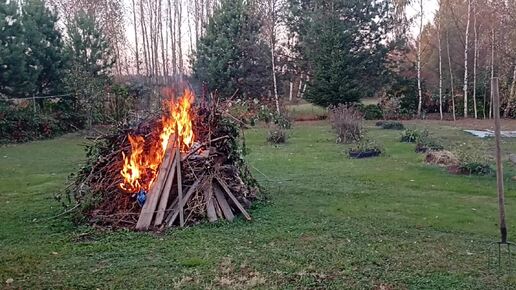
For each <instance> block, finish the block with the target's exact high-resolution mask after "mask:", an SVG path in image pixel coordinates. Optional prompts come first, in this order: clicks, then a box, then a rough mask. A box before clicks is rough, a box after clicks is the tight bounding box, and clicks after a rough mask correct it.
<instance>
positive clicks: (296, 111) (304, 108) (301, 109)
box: [286, 103, 328, 121]
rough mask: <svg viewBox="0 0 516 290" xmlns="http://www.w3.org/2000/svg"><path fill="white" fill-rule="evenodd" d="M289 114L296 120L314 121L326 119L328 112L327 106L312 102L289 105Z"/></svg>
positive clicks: (287, 107)
mask: <svg viewBox="0 0 516 290" xmlns="http://www.w3.org/2000/svg"><path fill="white" fill-rule="evenodd" d="M286 109H287V111H288V113H289V116H290V117H291V118H292V119H293V120H296V121H313V120H321V119H325V118H326V117H327V116H328V112H327V111H326V109H325V108H323V107H320V106H316V105H313V104H310V103H301V104H292V105H287V106H286Z"/></svg>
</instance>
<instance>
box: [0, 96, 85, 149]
mask: <svg viewBox="0 0 516 290" xmlns="http://www.w3.org/2000/svg"><path fill="white" fill-rule="evenodd" d="M77 119H78V118H77V117H76V116H74V115H73V114H65V113H64V112H57V113H54V114H48V115H45V114H43V113H34V111H33V109H32V107H31V106H27V107H21V106H15V105H12V104H9V103H5V102H1V103H0V143H22V142H28V141H32V140H37V139H45V138H52V137H56V136H59V135H62V134H65V133H68V132H71V131H74V130H76V129H80V128H82V127H80V122H77V123H75V121H77ZM75 125H78V126H79V128H78V127H77V126H75Z"/></svg>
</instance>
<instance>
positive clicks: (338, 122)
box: [329, 105, 364, 144]
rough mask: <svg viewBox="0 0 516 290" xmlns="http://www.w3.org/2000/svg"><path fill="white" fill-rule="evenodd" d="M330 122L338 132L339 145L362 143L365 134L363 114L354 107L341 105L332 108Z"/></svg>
mask: <svg viewBox="0 0 516 290" xmlns="http://www.w3.org/2000/svg"><path fill="white" fill-rule="evenodd" d="M329 119H330V122H331V124H332V126H333V128H334V129H335V130H336V131H337V142H338V143H345V144H349V143H353V142H357V141H360V140H361V139H362V137H363V134H364V128H363V124H362V123H363V118H362V114H361V113H360V112H359V111H358V110H357V109H356V108H353V107H347V106H345V105H339V106H336V107H331V108H330V114H329Z"/></svg>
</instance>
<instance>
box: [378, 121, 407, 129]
mask: <svg viewBox="0 0 516 290" xmlns="http://www.w3.org/2000/svg"><path fill="white" fill-rule="evenodd" d="M382 129H387V130H403V129H405V126H403V124H402V123H400V122H397V121H385V122H383V123H382Z"/></svg>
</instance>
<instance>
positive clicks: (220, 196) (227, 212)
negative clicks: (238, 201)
mask: <svg viewBox="0 0 516 290" xmlns="http://www.w3.org/2000/svg"><path fill="white" fill-rule="evenodd" d="M213 191H214V192H215V198H216V199H217V202H218V204H219V206H220V208H221V209H222V212H223V213H224V217H225V218H226V219H227V220H228V221H230V222H231V221H233V219H235V215H234V214H233V211H231V207H230V206H229V204H228V201H227V200H226V198H225V197H224V193H223V192H222V190H221V189H220V188H219V186H218V185H216V184H214V185H213Z"/></svg>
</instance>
